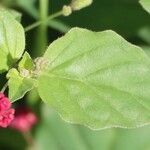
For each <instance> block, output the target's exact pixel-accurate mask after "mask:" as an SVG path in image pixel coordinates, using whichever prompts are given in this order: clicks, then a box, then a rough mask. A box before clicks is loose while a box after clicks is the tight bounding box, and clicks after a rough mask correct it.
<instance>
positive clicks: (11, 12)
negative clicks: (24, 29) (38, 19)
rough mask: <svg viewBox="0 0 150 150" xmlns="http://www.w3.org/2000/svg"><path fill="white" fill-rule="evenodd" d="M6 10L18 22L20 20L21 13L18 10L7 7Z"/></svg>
mask: <svg viewBox="0 0 150 150" xmlns="http://www.w3.org/2000/svg"><path fill="white" fill-rule="evenodd" d="M8 12H9V13H10V14H11V15H13V16H14V18H15V19H16V20H17V21H18V22H21V17H22V14H21V13H19V12H18V11H16V10H13V9H8Z"/></svg>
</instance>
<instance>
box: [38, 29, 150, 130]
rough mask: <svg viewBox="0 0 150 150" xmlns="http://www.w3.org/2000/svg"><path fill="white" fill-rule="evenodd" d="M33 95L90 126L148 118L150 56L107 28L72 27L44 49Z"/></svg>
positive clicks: (141, 121) (66, 117) (71, 119)
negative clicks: (46, 63)
mask: <svg viewBox="0 0 150 150" xmlns="http://www.w3.org/2000/svg"><path fill="white" fill-rule="evenodd" d="M44 57H45V58H47V59H49V61H50V63H49V69H48V70H47V71H43V74H41V75H40V76H39V79H38V80H39V85H38V91H39V95H40V96H41V98H42V99H43V101H45V102H46V103H48V104H49V106H51V107H52V108H54V109H55V110H57V111H58V113H59V114H60V115H61V117H62V118H63V119H64V120H66V121H68V122H72V123H78V124H83V125H86V126H88V127H90V128H92V129H103V128H110V127H123V128H126V127H128V128H132V127H139V126H143V125H146V124H149V123H150V101H149V99H150V92H149V89H150V78H149V77H150V60H149V57H148V56H147V55H146V54H145V53H144V52H143V50H142V49H141V48H139V47H136V46H134V45H132V44H130V43H128V42H127V41H126V40H124V39H123V38H122V37H121V36H119V35H118V34H116V33H115V32H113V31H104V32H92V31H89V30H85V29H80V28H74V29H72V30H71V31H70V32H69V33H68V34H66V35H65V36H64V37H62V38H60V39H58V40H56V41H55V42H53V43H52V44H51V45H50V46H49V48H48V50H47V51H46V53H45V55H44Z"/></svg>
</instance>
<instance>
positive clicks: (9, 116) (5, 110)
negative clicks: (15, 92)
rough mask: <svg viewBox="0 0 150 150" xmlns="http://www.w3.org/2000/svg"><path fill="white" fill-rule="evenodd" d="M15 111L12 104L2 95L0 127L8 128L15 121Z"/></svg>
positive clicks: (0, 98) (0, 99) (0, 96)
mask: <svg viewBox="0 0 150 150" xmlns="http://www.w3.org/2000/svg"><path fill="white" fill-rule="evenodd" d="M14 113H15V110H14V109H13V108H11V102H10V101H9V99H8V98H7V97H5V95H4V94H3V93H0V127H3V128H6V127H7V126H8V125H9V124H10V123H11V121H12V120H13V119H14Z"/></svg>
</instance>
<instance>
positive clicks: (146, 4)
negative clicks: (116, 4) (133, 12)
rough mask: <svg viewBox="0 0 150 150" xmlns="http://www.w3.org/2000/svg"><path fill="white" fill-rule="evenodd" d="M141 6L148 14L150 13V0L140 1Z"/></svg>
mask: <svg viewBox="0 0 150 150" xmlns="http://www.w3.org/2000/svg"><path fill="white" fill-rule="evenodd" d="M140 4H141V5H142V6H143V8H144V9H145V10H146V11H147V12H149V13H150V0H140Z"/></svg>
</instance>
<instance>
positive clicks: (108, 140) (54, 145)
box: [34, 106, 150, 150]
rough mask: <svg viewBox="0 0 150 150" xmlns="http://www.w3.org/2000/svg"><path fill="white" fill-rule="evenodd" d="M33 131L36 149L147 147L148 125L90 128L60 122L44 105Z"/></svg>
mask: <svg viewBox="0 0 150 150" xmlns="http://www.w3.org/2000/svg"><path fill="white" fill-rule="evenodd" d="M41 113H42V121H41V123H40V124H39V126H38V128H37V130H36V132H35V137H34V140H35V145H36V147H35V148H36V149H37V150H51V149H52V150H149V148H150V142H149V140H150V127H149V126H148V127H144V128H140V129H130V130H128V129H107V130H101V131H91V130H89V129H88V128H85V127H83V126H78V125H70V124H67V123H65V122H63V121H62V120H61V119H60V118H59V117H58V115H56V113H55V112H53V111H52V110H51V109H48V107H46V106H44V107H42V111H41Z"/></svg>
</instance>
